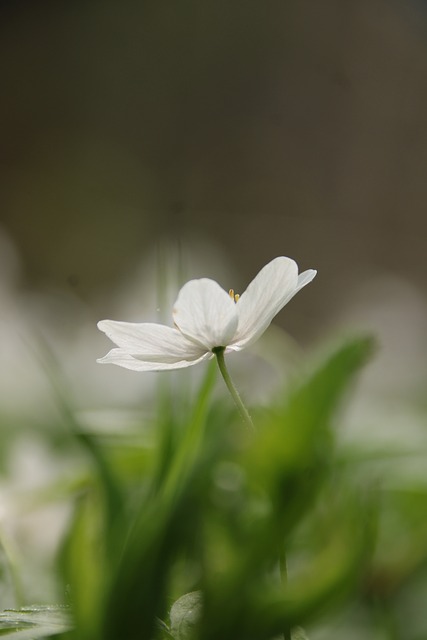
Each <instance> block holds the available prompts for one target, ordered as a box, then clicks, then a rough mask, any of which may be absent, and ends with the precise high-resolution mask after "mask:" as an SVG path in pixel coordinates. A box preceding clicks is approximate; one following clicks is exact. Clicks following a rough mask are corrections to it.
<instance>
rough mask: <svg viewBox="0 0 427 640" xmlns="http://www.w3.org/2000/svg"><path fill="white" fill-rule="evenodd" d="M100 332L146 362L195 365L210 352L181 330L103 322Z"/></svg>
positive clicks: (101, 322) (143, 324)
mask: <svg viewBox="0 0 427 640" xmlns="http://www.w3.org/2000/svg"><path fill="white" fill-rule="evenodd" d="M98 328H99V329H100V330H101V331H104V333H105V334H106V335H107V336H108V337H109V338H110V340H112V341H113V342H114V343H115V344H116V345H117V346H118V347H120V350H121V351H122V352H123V353H127V354H128V355H129V356H132V357H134V358H137V359H138V360H144V361H146V362H156V363H161V362H162V363H165V364H167V363H169V364H173V363H176V362H181V361H184V360H188V361H194V360H196V359H198V358H200V357H201V356H202V355H203V354H204V353H205V352H206V349H203V348H202V347H200V346H199V345H197V344H194V342H191V340H188V339H187V338H186V337H185V336H183V335H182V333H180V332H179V331H178V330H177V329H173V328H172V327H167V326H165V325H163V324H154V323H150V322H144V323H135V322H116V321H115V320H101V321H100V322H98ZM102 361H105V360H103V359H102Z"/></svg>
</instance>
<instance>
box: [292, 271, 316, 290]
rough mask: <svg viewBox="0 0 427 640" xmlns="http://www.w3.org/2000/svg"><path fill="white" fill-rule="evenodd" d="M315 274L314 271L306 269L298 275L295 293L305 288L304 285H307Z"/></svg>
mask: <svg viewBox="0 0 427 640" xmlns="http://www.w3.org/2000/svg"><path fill="white" fill-rule="evenodd" d="M316 274H317V271H316V269H307V271H303V272H302V273H300V274H299V276H298V283H297V288H296V291H295V293H297V292H298V291H299V290H300V289H302V288H303V287H305V285H306V284H309V283H310V282H311V281H312V280H313V278H314V277H315V276H316Z"/></svg>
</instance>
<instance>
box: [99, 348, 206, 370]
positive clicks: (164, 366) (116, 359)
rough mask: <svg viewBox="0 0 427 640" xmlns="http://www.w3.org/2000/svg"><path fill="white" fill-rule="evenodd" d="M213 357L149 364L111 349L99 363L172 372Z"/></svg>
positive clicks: (122, 350)
mask: <svg viewBox="0 0 427 640" xmlns="http://www.w3.org/2000/svg"><path fill="white" fill-rule="evenodd" d="M212 357H213V354H212V353H204V354H203V355H202V356H201V357H200V358H196V359H195V360H180V361H177V362H147V361H144V360H139V359H138V358H135V357H133V356H131V355H130V354H129V353H128V352H127V351H126V350H125V349H111V351H110V352H109V353H107V355H106V356H104V357H103V358H99V359H98V360H97V362H99V363H100V364H116V365H118V366H119V367H124V368H125V369H132V370H133V371H171V370H172V369H183V368H184V367H192V366H193V365H194V364H198V363H199V362H203V360H209V359H210V358H212Z"/></svg>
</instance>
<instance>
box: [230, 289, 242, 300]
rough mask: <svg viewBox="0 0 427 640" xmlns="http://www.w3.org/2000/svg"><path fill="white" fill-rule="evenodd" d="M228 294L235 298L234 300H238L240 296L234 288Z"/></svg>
mask: <svg viewBox="0 0 427 640" xmlns="http://www.w3.org/2000/svg"><path fill="white" fill-rule="evenodd" d="M228 295H229V296H230V298H231V299H232V300H234V302H237V301H238V299H239V298H240V294H239V293H234V289H230V291H229V292H228Z"/></svg>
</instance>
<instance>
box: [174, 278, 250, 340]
mask: <svg viewBox="0 0 427 640" xmlns="http://www.w3.org/2000/svg"><path fill="white" fill-rule="evenodd" d="M173 319H174V322H175V324H176V326H177V327H178V329H179V330H180V331H181V332H182V333H183V334H184V335H185V336H187V337H188V338H190V339H191V340H193V341H194V342H196V343H197V344H198V345H201V346H202V347H204V348H205V349H208V350H212V349H213V347H225V346H226V345H227V344H229V342H230V341H231V340H232V339H233V337H234V334H235V333H236V329H237V323H238V319H237V312H236V304H235V302H234V300H232V299H231V298H230V296H229V295H228V293H227V292H226V291H224V289H222V288H221V287H220V286H219V284H218V283H217V282H215V281H214V280H209V279H208V278H202V279H200V280H190V282H187V284H185V285H184V286H183V287H182V289H181V291H180V292H179V294H178V298H177V301H176V302H175V304H174V308H173Z"/></svg>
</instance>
